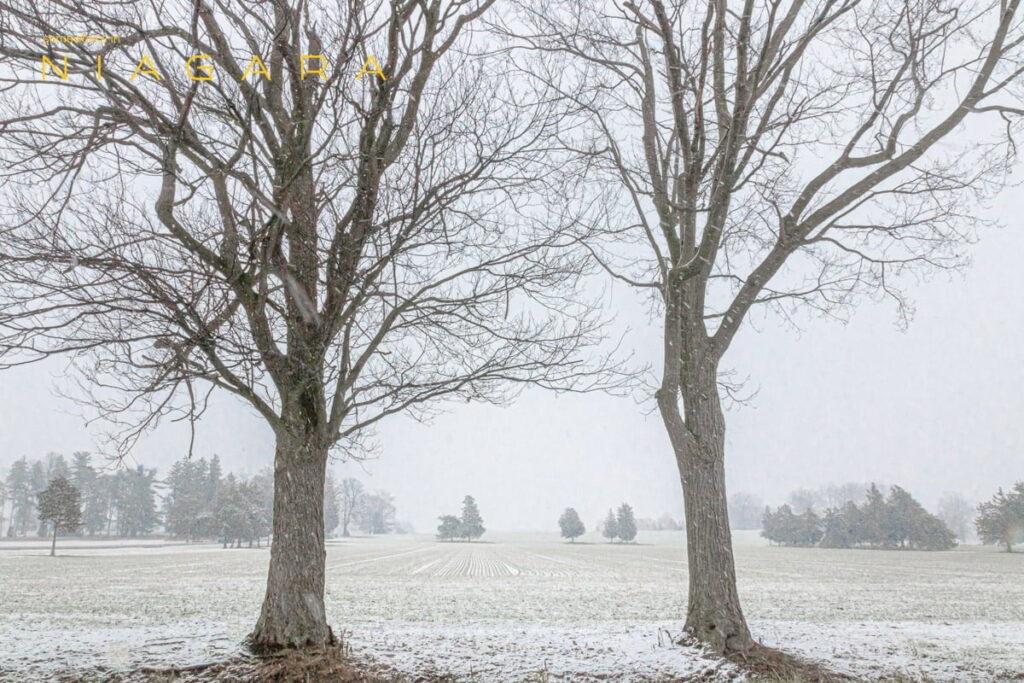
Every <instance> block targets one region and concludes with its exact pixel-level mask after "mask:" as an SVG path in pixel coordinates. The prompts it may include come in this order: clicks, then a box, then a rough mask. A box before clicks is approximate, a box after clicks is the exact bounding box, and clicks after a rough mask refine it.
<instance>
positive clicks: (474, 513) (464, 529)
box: [459, 496, 486, 541]
mask: <svg viewBox="0 0 1024 683" xmlns="http://www.w3.org/2000/svg"><path fill="white" fill-rule="evenodd" d="M484 531H486V529H484V520H483V517H481V516H480V510H479V509H478V508H477V506H476V501H475V500H473V496H466V497H465V498H463V499H462V519H461V520H460V528H459V536H461V537H462V538H465V539H467V540H470V541H472V540H473V539H474V538H480V537H481V536H483V535H484Z"/></svg>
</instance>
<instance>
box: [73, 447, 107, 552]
mask: <svg viewBox="0 0 1024 683" xmlns="http://www.w3.org/2000/svg"><path fill="white" fill-rule="evenodd" d="M91 457H92V456H90V455H89V454H88V453H85V452H83V451H78V452H76V453H75V454H74V455H73V456H72V460H71V476H70V479H71V483H72V484H74V485H75V488H77V489H78V491H79V493H80V494H81V496H82V527H81V530H82V531H83V532H84V533H87V534H89V535H90V536H92V535H94V534H96V533H97V532H99V531H102V530H103V527H104V526H105V525H106V519H107V513H106V504H105V502H104V498H103V495H102V492H101V491H100V490H99V487H98V483H99V476H98V475H97V473H96V470H95V468H93V466H92V463H91V462H90V460H91Z"/></svg>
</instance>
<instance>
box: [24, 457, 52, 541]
mask: <svg viewBox="0 0 1024 683" xmlns="http://www.w3.org/2000/svg"><path fill="white" fill-rule="evenodd" d="M29 478H30V482H31V486H32V497H31V498H30V500H31V501H32V503H33V505H32V514H33V515H34V516H35V518H36V521H37V522H38V523H39V524H38V526H37V527H36V536H40V537H46V536H49V535H50V526H49V523H48V522H45V521H43V520H41V519H39V516H38V514H37V511H36V509H35V504H34V503H35V501H36V500H37V496H38V495H39V492H40V491H43V490H44V489H46V487H47V486H49V484H50V480H49V479H47V478H46V466H45V465H43V463H42V462H41V461H39V460H34V461H33V462H32V467H31V469H30V470H29Z"/></svg>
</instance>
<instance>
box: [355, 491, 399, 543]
mask: <svg viewBox="0 0 1024 683" xmlns="http://www.w3.org/2000/svg"><path fill="white" fill-rule="evenodd" d="M356 523H357V524H358V525H359V528H360V529H362V530H363V531H364V532H365V533H368V534H389V533H391V532H392V531H394V530H395V499H394V496H392V495H391V494H390V493H388V492H387V491H373V492H371V493H364V494H363V495H362V496H361V497H360V503H359V508H358V509H357V510H356Z"/></svg>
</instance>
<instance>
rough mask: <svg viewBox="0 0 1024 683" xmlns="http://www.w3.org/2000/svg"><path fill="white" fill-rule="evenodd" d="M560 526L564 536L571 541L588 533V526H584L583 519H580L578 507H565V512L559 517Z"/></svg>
mask: <svg viewBox="0 0 1024 683" xmlns="http://www.w3.org/2000/svg"><path fill="white" fill-rule="evenodd" d="M558 527H559V528H560V529H561V530H562V538H568V539H569V541H570V542H575V541H576V539H577V538H579V537H580V536H582V535H583V534H585V533H587V528H586V527H585V526H583V520H582V519H580V516H579V514H578V513H577V512H576V508H565V512H563V513H562V516H561V517H559V518H558Z"/></svg>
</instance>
